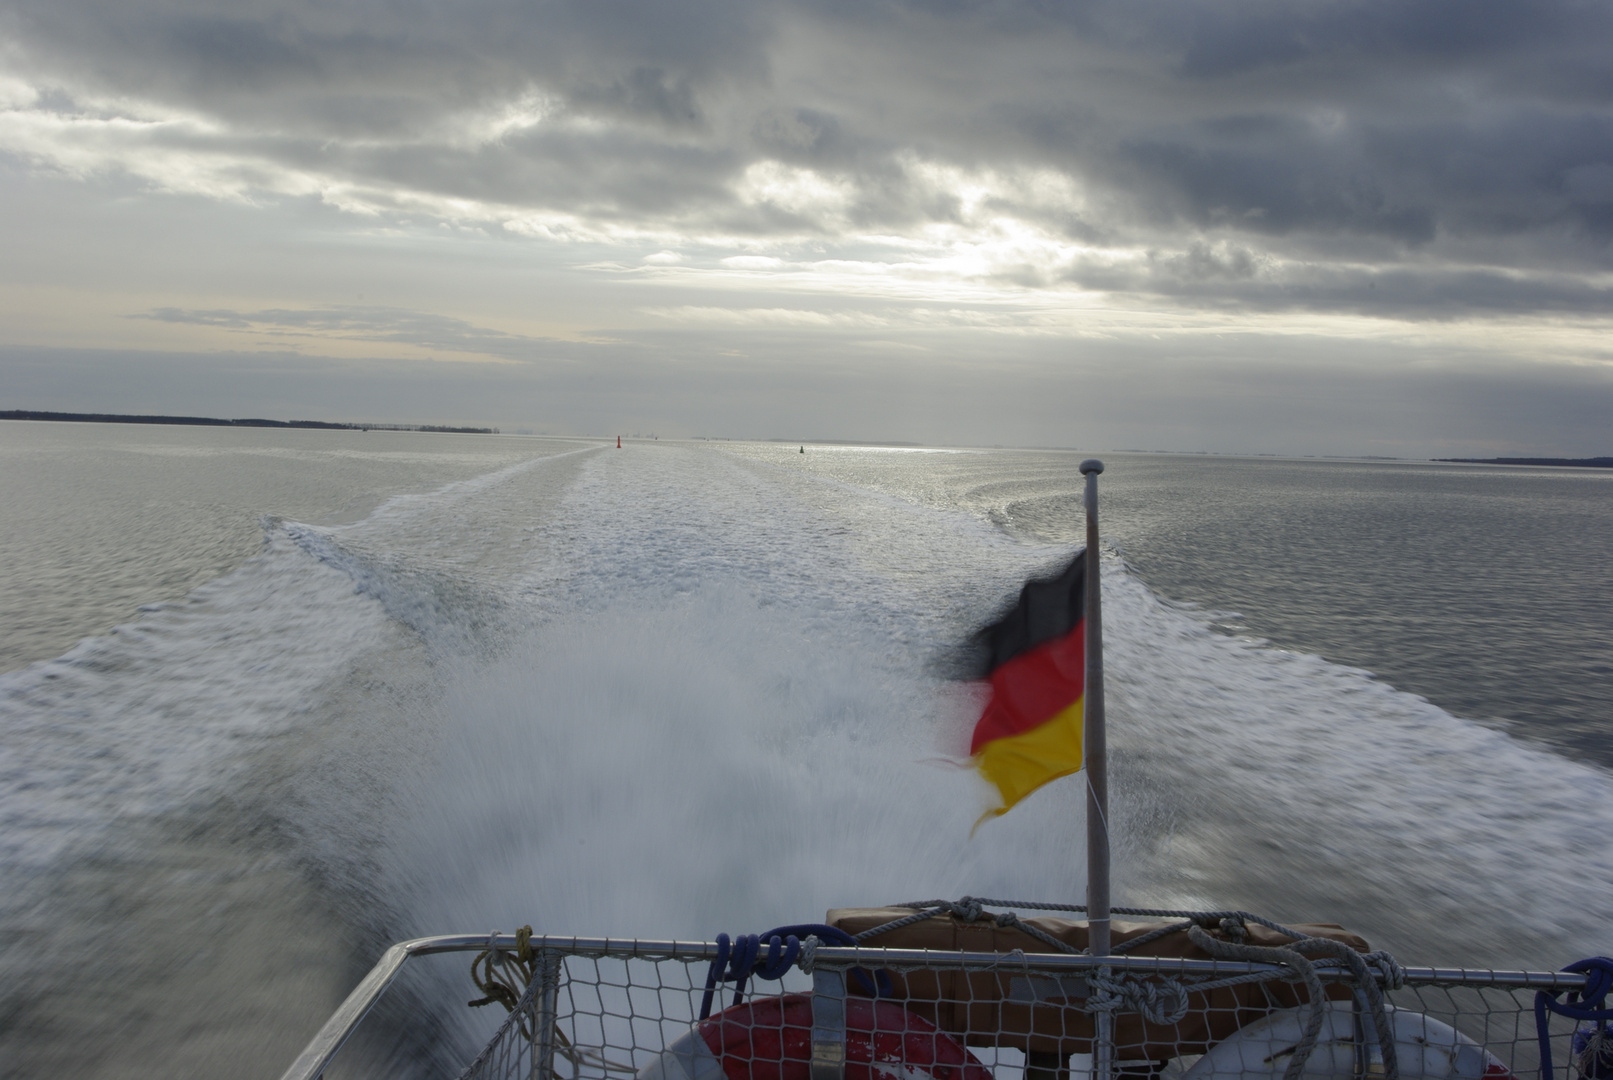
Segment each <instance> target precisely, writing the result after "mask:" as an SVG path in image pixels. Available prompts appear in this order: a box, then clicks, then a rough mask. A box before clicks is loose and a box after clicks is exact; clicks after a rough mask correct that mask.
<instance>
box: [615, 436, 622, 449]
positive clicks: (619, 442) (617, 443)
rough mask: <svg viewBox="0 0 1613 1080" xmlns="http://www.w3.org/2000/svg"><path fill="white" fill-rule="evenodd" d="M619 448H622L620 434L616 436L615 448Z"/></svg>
mask: <svg viewBox="0 0 1613 1080" xmlns="http://www.w3.org/2000/svg"><path fill="white" fill-rule="evenodd" d="M621 448H622V437H621V436H620V435H618V436H616V449H618V450H620V449H621Z"/></svg>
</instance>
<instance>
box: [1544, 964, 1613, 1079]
mask: <svg viewBox="0 0 1613 1080" xmlns="http://www.w3.org/2000/svg"><path fill="white" fill-rule="evenodd" d="M1563 970H1564V971H1569V972H1573V973H1574V974H1576V975H1584V976H1585V989H1583V990H1570V991H1568V1000H1567V1001H1563V1002H1558V1000H1557V995H1558V994H1560V993H1562V991H1561V990H1541V991H1538V992H1537V993H1536V994H1535V1033H1536V1035H1538V1036H1539V1038H1540V1080H1552V1064H1551V1032H1550V1031H1549V1030H1548V1029H1547V1026H1548V1024H1549V1022H1550V1018H1549V1017H1548V1016H1547V1011H1548V1010H1549V1011H1550V1012H1554V1013H1556V1014H1557V1015H1558V1016H1566V1017H1568V1018H1569V1019H1571V1020H1575V1021H1582V1020H1591V1021H1594V1022H1595V1023H1596V1025H1597V1027H1605V1026H1606V1024H1607V1022H1608V1021H1609V1020H1613V1009H1608V1008H1603V1005H1604V1004H1605V1003H1606V1001H1607V994H1608V991H1609V990H1613V959H1609V958H1608V957H1606V956H1593V957H1591V958H1590V959H1588V960H1576V961H1575V962H1574V963H1572V964H1569V965H1568V966H1567V967H1565V968H1563ZM1588 1041H1589V1040H1588V1039H1587V1043H1588ZM1576 1042H1577V1033H1576Z"/></svg>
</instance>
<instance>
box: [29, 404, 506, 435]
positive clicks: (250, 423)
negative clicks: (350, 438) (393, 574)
mask: <svg viewBox="0 0 1613 1080" xmlns="http://www.w3.org/2000/svg"><path fill="white" fill-rule="evenodd" d="M0 420H68V421H74V422H77V423H82V424H183V425H188V426H190V427H275V428H282V427H283V428H319V429H321V430H324V431H439V432H445V433H447V434H450V435H497V434H498V428H485V427H444V426H443V425H441V424H346V423H338V422H336V421H332V420H259V419H246V420H220V419H219V418H218V417H215V416H124V415H122V414H120V413H78V412H34V411H32V410H30V409H0Z"/></svg>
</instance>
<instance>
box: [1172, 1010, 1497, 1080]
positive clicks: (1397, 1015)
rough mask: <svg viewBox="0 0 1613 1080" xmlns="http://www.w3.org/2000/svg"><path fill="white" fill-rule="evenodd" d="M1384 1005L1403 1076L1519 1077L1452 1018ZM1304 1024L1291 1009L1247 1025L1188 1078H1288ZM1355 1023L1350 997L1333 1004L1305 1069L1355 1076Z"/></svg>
mask: <svg viewBox="0 0 1613 1080" xmlns="http://www.w3.org/2000/svg"><path fill="white" fill-rule="evenodd" d="M1384 1008H1385V1010H1386V1011H1387V1012H1388V1013H1389V1023H1390V1025H1391V1026H1392V1027H1393V1028H1394V1033H1395V1058H1396V1061H1397V1063H1398V1064H1399V1066H1400V1078H1401V1080H1517V1078H1516V1077H1514V1076H1513V1075H1512V1070H1511V1069H1509V1068H1507V1067H1506V1066H1505V1065H1503V1064H1502V1063H1501V1060H1500V1059H1499V1058H1497V1057H1496V1056H1495V1055H1494V1054H1492V1053H1490V1052H1489V1051H1488V1050H1486V1049H1484V1047H1482V1046H1480V1045H1479V1044H1478V1043H1476V1042H1474V1041H1473V1040H1472V1039H1470V1038H1468V1037H1467V1036H1466V1035H1463V1034H1462V1033H1461V1032H1459V1031H1457V1030H1456V1029H1455V1028H1453V1027H1451V1026H1450V1025H1449V1024H1445V1023H1441V1022H1440V1021H1438V1020H1435V1019H1434V1018H1433V1017H1431V1016H1424V1015H1423V1014H1422V1013H1418V1012H1411V1011H1410V1010H1408V1009H1397V1008H1395V1007H1394V1006H1393V1005H1386V1006H1384ZM1304 1022H1305V1010H1304V1009H1283V1010H1281V1011H1279V1012H1275V1013H1272V1014H1271V1015H1270V1016H1268V1017H1265V1018H1264V1019H1262V1020H1258V1021H1256V1022H1255V1023H1253V1024H1250V1025H1248V1026H1247V1027H1243V1028H1239V1029H1238V1030H1237V1031H1236V1032H1234V1033H1233V1034H1232V1035H1229V1036H1228V1037H1227V1038H1225V1039H1222V1040H1221V1041H1220V1042H1218V1043H1216V1044H1215V1045H1214V1046H1212V1047H1211V1048H1210V1049H1209V1051H1208V1052H1207V1053H1206V1054H1205V1055H1204V1056H1203V1057H1201V1058H1199V1060H1198V1061H1197V1062H1196V1063H1195V1064H1194V1065H1193V1067H1192V1068H1191V1069H1188V1070H1187V1072H1186V1073H1185V1074H1183V1076H1182V1080H1229V1078H1231V1077H1238V1078H1240V1080H1261V1078H1263V1077H1281V1076H1282V1075H1283V1072H1284V1071H1285V1070H1286V1069H1287V1068H1288V1061H1289V1055H1291V1054H1292V1053H1293V1052H1294V1046H1295V1044H1296V1043H1298V1042H1299V1039H1300V1036H1301V1034H1302V1033H1303V1027H1304ZM1367 1023H1368V1025H1369V1026H1370V1024H1371V1021H1370V1020H1368V1021H1367ZM1355 1024H1356V1018H1355V1011H1354V1009H1353V1008H1352V1006H1351V1004H1350V1002H1347V1001H1334V1002H1329V1003H1328V1006H1327V1010H1326V1012H1325V1013H1324V1015H1323V1017H1322V1029H1321V1031H1320V1032H1319V1033H1318V1034H1317V1036H1316V1047H1315V1049H1313V1050H1312V1051H1311V1056H1310V1057H1309V1058H1308V1059H1307V1060H1306V1062H1305V1069H1304V1072H1303V1075H1304V1076H1307V1077H1316V1078H1318V1080H1322V1078H1329V1080H1331V1078H1334V1077H1337V1078H1338V1080H1350V1078H1351V1077H1353V1076H1355V1075H1356V1074H1357V1066H1356V1039H1355Z"/></svg>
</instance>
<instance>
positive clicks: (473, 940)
mask: <svg viewBox="0 0 1613 1080" xmlns="http://www.w3.org/2000/svg"><path fill="white" fill-rule="evenodd" d="M529 944H530V946H531V948H532V949H533V951H537V950H540V949H549V950H553V951H555V952H559V953H564V954H569V955H573V956H586V957H610V958H612V959H620V960H684V961H689V962H698V961H701V960H714V959H716V957H717V948H718V946H717V944H716V942H711V941H656V940H639V939H634V938H625V939H624V938H589V937H557V936H552V935H544V936H542V937H537V936H534V937H533V938H532V939H531V940H530V942H529ZM489 945H492V946H494V947H497V948H499V949H504V950H507V951H509V952H514V951H515V950H516V947H517V946H516V939H515V935H514V934H493V935H490V934H443V935H439V936H437V937H423V938H414V939H412V940H409V941H402V942H399V943H398V944H396V945H393V946H392V947H391V948H389V949H387V950H386V952H384V953H382V954H381V959H380V960H379V961H377V962H376V965H375V966H374V967H373V968H371V969H370V972H369V974H368V975H366V976H364V978H363V979H362V980H361V981H360V982H359V984H358V985H357V986H355V987H354V988H353V992H352V993H350V994H348V995H347V999H346V1000H345V1001H343V1002H342V1003H341V1005H340V1006H338V1007H337V1009H336V1011H335V1012H334V1013H332V1014H331V1017H330V1019H329V1020H327V1021H325V1025H324V1026H323V1027H322V1028H320V1029H319V1033H318V1034H317V1035H315V1036H314V1037H313V1039H312V1040H311V1041H310V1042H309V1043H308V1045H307V1046H306V1047H305V1048H304V1049H303V1051H302V1053H301V1054H299V1055H297V1059H296V1060H295V1061H293V1062H292V1063H291V1067H290V1068H288V1069H287V1070H286V1071H285V1072H284V1073H282V1074H281V1077H280V1080H318V1078H319V1076H320V1075H321V1074H322V1073H323V1072H324V1071H325V1068H326V1067H327V1066H328V1065H329V1064H330V1063H331V1061H332V1059H334V1058H335V1057H336V1054H337V1052H338V1051H340V1050H341V1048H342V1045H343V1044H344V1043H346V1042H347V1039H348V1037H349V1036H351V1035H352V1034H353V1032H354V1030H355V1029H357V1027H358V1025H359V1024H360V1023H361V1022H362V1021H363V1020H364V1018H365V1017H366V1016H368V1015H369V1012H370V1010H371V1009H373V1008H374V1007H375V1003H376V1002H377V1001H379V1000H380V999H381V995H382V994H384V993H386V990H387V987H389V986H391V985H392V981H393V980H394V979H396V978H397V977H398V973H399V972H400V971H402V970H403V965H404V964H406V963H408V961H409V960H410V959H411V958H412V957H416V956H430V955H433V954H435V953H450V952H479V951H481V950H482V949H486V948H488V947H489ZM813 963H814V965H815V966H822V967H887V968H907V967H928V968H958V969H963V970H972V969H980V968H997V969H1001V968H1004V967H1015V968H1022V969H1024V970H1030V971H1053V972H1073V971H1091V970H1093V969H1094V968H1098V967H1105V968H1108V969H1109V970H1111V971H1115V972H1131V973H1135V974H1148V975H1206V976H1218V975H1242V974H1253V973H1256V972H1274V973H1275V972H1278V971H1280V970H1283V969H1280V968H1278V967H1277V966H1275V965H1272V964H1257V963H1251V962H1247V961H1240V960H1190V959H1181V958H1176V957H1168V956H1128V955H1120V956H1112V955H1111V956H1086V955H1077V954H1073V953H1026V952H1019V953H988V952H951V951H941V950H935V949H881V948H873V947H867V946H858V947H855V948H841V947H830V946H827V945H820V946H819V947H818V949H817V952H816V954H815V955H814V959H813ZM1403 970H1404V972H1405V976H1406V983H1407V984H1408V985H1411V984H1417V985H1429V986H1490V987H1496V988H1499V989H1511V990H1548V991H1553V990H1580V989H1583V988H1584V986H1585V978H1586V977H1585V976H1584V975H1582V974H1575V973H1572V972H1566V971H1492V970H1488V969H1474V968H1437V967H1408V968H1405V969H1403ZM1316 973H1317V974H1318V975H1319V976H1321V977H1322V978H1323V979H1329V978H1332V979H1340V978H1348V977H1349V972H1348V970H1347V969H1342V968H1331V969H1330V968H1329V967H1327V966H1325V965H1324V964H1322V963H1320V962H1318V963H1317V965H1316Z"/></svg>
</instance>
